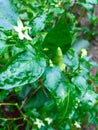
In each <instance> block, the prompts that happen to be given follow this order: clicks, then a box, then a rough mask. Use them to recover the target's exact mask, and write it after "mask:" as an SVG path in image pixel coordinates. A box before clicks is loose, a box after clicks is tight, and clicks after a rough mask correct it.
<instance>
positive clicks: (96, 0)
mask: <svg viewBox="0 0 98 130" xmlns="http://www.w3.org/2000/svg"><path fill="white" fill-rule="evenodd" d="M86 2H87V3H91V4H98V0H86Z"/></svg>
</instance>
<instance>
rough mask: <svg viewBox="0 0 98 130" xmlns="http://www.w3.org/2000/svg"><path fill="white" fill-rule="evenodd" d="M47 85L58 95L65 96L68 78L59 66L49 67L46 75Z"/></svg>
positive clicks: (45, 82) (45, 83)
mask: <svg viewBox="0 0 98 130" xmlns="http://www.w3.org/2000/svg"><path fill="white" fill-rule="evenodd" d="M44 78H45V81H44V85H45V87H46V88H47V89H48V90H49V91H50V92H51V93H54V94H55V95H56V96H57V97H60V98H62V99H64V98H65V96H66V93H65V92H67V85H66V84H67V83H66V78H65V77H64V75H63V73H62V71H61V70H60V68H59V67H56V66H55V67H53V68H47V70H46V72H45V75H44Z"/></svg>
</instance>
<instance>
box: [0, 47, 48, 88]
mask: <svg viewBox="0 0 98 130" xmlns="http://www.w3.org/2000/svg"><path fill="white" fill-rule="evenodd" d="M45 66H46V60H45V59H44V57H43V56H42V55H41V54H39V53H38V52H36V50H34V49H33V50H32V52H28V51H24V52H22V53H20V54H17V55H16V56H15V57H13V59H12V60H11V62H10V63H9V64H8V65H7V66H6V67H5V68H4V70H3V71H2V72H1V74H0V89H11V88H14V87H18V86H23V85H25V84H28V83H32V82H35V81H36V80H37V79H38V78H39V77H40V76H41V75H42V74H43V72H44V69H45Z"/></svg>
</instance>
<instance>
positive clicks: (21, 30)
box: [13, 19, 32, 40]
mask: <svg viewBox="0 0 98 130" xmlns="http://www.w3.org/2000/svg"><path fill="white" fill-rule="evenodd" d="M17 25H18V26H13V28H14V29H15V31H16V32H18V36H19V39H21V40H23V39H24V38H25V39H27V40H32V38H31V37H30V36H29V34H28V33H29V31H30V29H31V28H30V27H27V26H25V27H24V26H23V23H22V21H21V20H20V19H18V21H17Z"/></svg>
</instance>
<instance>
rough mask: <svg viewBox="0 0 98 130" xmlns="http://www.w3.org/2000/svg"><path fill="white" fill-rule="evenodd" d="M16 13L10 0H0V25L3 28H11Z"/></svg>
mask: <svg viewBox="0 0 98 130" xmlns="http://www.w3.org/2000/svg"><path fill="white" fill-rule="evenodd" d="M17 17H18V16H17V13H16V11H15V7H14V6H13V5H12V4H11V2H10V0H0V26H1V27H3V28H4V29H5V30H10V29H12V26H13V25H16V23H17Z"/></svg>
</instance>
